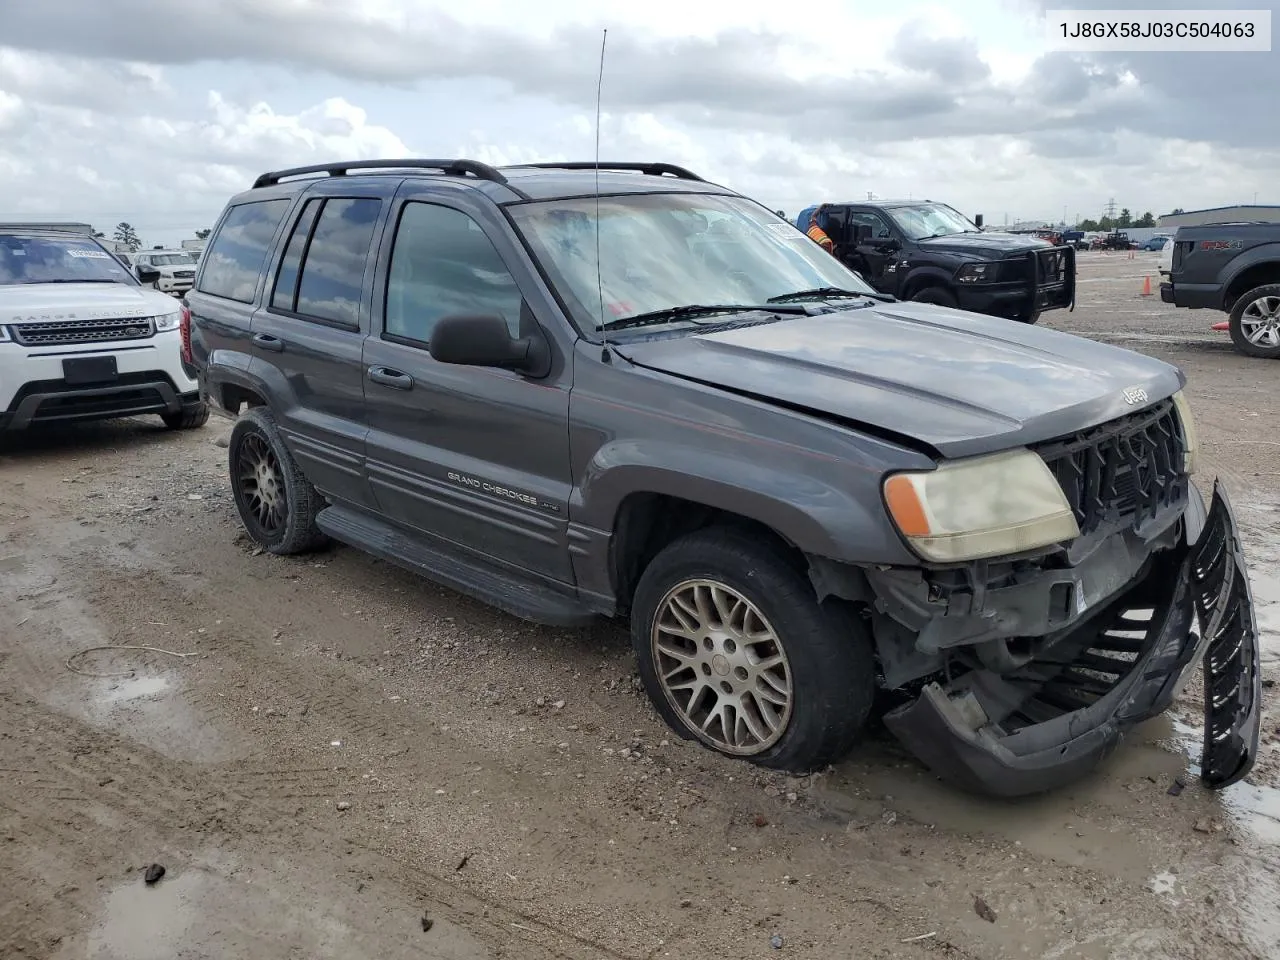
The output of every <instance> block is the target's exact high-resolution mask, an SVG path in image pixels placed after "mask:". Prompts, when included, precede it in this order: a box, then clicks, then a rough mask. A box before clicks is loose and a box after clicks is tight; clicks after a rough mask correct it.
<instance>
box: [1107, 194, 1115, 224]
mask: <svg viewBox="0 0 1280 960" xmlns="http://www.w3.org/2000/svg"><path fill="white" fill-rule="evenodd" d="M1105 209H1106V211H1107V219H1108V220H1114V219H1115V218H1116V198H1115V197H1112V198H1111V199H1110V200H1108V201H1107V205H1106V208H1105Z"/></svg>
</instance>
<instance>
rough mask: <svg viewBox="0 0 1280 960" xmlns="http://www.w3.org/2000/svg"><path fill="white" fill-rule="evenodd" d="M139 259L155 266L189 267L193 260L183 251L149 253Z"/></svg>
mask: <svg viewBox="0 0 1280 960" xmlns="http://www.w3.org/2000/svg"><path fill="white" fill-rule="evenodd" d="M141 259H142V260H143V262H144V263H150V264H152V265H153V266H157V267H183V266H186V267H189V266H191V264H192V263H194V262H195V261H193V260H192V259H191V258H190V257H188V256H187V255H186V254H183V253H149V254H147V255H146V257H143V258H141Z"/></svg>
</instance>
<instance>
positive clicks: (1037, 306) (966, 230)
mask: <svg viewBox="0 0 1280 960" xmlns="http://www.w3.org/2000/svg"><path fill="white" fill-rule="evenodd" d="M815 212H816V213H817V219H818V225H819V226H820V227H822V229H823V230H824V231H826V233H827V235H828V236H829V237H831V239H832V241H833V243H834V244H835V248H834V250H833V254H834V255H835V256H836V257H837V258H838V259H839V260H840V261H841V262H843V263H844V264H845V265H846V266H849V267H851V268H852V269H854V270H856V271H858V273H860V274H861V275H862V276H863V278H865V279H866V281H867V282H868V283H870V284H871V285H872V286H874V287H875V288H876V289H877V290H879V291H880V292H881V293H887V294H889V295H891V296H894V297H897V298H898V299H900V300H916V301H919V302H922V303H936V304H939V305H941V306H946V307H959V308H960V309H963V310H970V311H973V312H974V313H985V314H989V315H991V316H996V317H1006V318H1008V319H1010V320H1020V321H1022V322H1023V323H1035V322H1036V321H1037V320H1039V319H1040V314H1041V313H1042V312H1044V311H1045V310H1056V309H1059V308H1063V307H1068V308H1070V307H1074V306H1075V288H1076V264H1075V249H1074V248H1073V247H1071V246H1054V245H1052V244H1050V243H1046V242H1045V241H1044V240H1041V239H1039V238H1038V237H1034V236H1018V235H1016V234H1011V233H997V232H987V231H984V230H983V229H982V223H981V221H982V217H981V215H979V217H978V221H977V222H976V223H975V222H974V221H971V220H969V218H968V217H965V216H964V215H963V214H961V213H959V212H958V211H956V210H955V209H953V208H952V207H949V206H947V205H946V204H945V203H936V202H934V201H932V200H917V201H908V200H901V201H890V200H870V201H865V202H857V203H828V204H823V205H821V206H813V207H809V208H807V209H805V210H803V211H801V213H800V215H799V217H798V218H797V219H796V226H798V227H799V228H800V229H801V230H808V228H809V223H810V217H811V216H812V215H813V214H814V213H815Z"/></svg>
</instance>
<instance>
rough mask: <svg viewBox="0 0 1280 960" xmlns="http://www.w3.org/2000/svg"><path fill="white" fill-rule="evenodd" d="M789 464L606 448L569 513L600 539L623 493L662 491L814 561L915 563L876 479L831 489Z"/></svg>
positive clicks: (585, 475) (865, 477) (679, 450)
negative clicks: (737, 520)
mask: <svg viewBox="0 0 1280 960" xmlns="http://www.w3.org/2000/svg"><path fill="white" fill-rule="evenodd" d="M790 466H791V465H789V464H788V463H786V462H781V461H774V462H770V461H768V460H765V459H754V460H752V459H747V458H746V457H739V456H725V455H724V454H719V453H709V452H708V451H707V450H705V449H694V448H692V447H690V446H687V445H681V444H676V443H671V442H667V441H660V440H647V441H646V440H629V441H620V442H615V443H609V444H606V445H605V446H603V447H601V448H600V449H599V450H598V451H597V452H596V455H595V456H594V457H593V458H592V459H591V461H590V462H589V463H588V464H587V466H586V469H585V470H583V472H582V476H581V479H580V481H579V483H578V484H577V485H576V487H575V489H574V495H573V498H572V499H571V500H570V515H571V516H572V517H573V518H574V520H575V522H576V523H577V524H581V525H582V527H584V528H594V529H595V530H596V531H599V532H602V533H606V536H607V535H608V534H607V532H611V531H612V528H613V525H614V521H615V518H616V517H617V514H618V510H619V508H620V506H621V504H622V502H623V501H624V500H625V499H626V498H627V497H628V496H629V495H631V494H636V493H654V494H664V495H667V496H672V497H678V498H681V499H684V500H690V501H693V502H695V503H701V504H705V505H707V506H711V507H716V508H718V509H721V510H727V511H729V512H731V513H736V514H739V515H740V516H743V517H747V518H748V519H751V520H755V521H756V522H758V523H762V524H764V525H765V526H768V527H769V528H770V529H772V530H774V531H775V532H776V533H777V534H778V535H779V536H781V537H783V538H784V539H785V540H787V541H789V542H790V543H791V544H792V545H794V546H795V547H797V548H798V549H800V550H802V551H804V552H805V553H809V554H813V555H816V556H821V557H826V558H828V559H831V560H836V561H842V562H845V563H860V564H868V563H889V564H909V565H915V564H918V563H919V559H918V558H916V557H915V556H914V555H913V554H911V553H910V552H909V551H908V550H907V548H906V545H905V544H904V543H903V541H902V539H901V538H900V537H899V536H898V533H897V531H896V530H895V529H894V527H893V524H892V522H891V521H890V520H889V517H888V514H887V512H886V511H885V509H884V507H883V506H882V499H881V494H880V489H879V488H880V474H878V473H876V472H874V471H868V470H859V469H850V470H849V471H848V473H847V474H846V475H845V476H843V477H842V478H841V480H842V482H841V483H840V484H839V485H836V484H834V483H832V482H830V480H829V479H826V478H822V477H819V476H815V475H813V474H809V473H802V472H798V471H795V470H794V469H790V468H789V467H790ZM584 532H585V531H584Z"/></svg>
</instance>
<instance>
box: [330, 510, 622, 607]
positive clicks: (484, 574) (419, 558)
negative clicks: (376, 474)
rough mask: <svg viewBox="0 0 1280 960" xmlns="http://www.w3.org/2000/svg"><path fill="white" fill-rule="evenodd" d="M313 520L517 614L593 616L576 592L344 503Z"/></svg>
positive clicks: (338, 536)
mask: <svg viewBox="0 0 1280 960" xmlns="http://www.w3.org/2000/svg"><path fill="white" fill-rule="evenodd" d="M316 526H318V527H319V528H320V529H321V530H322V531H323V532H325V533H326V534H328V535H329V536H331V537H332V538H333V539H335V540H338V541H341V542H342V543H345V544H348V545H350V546H353V547H355V548H357V549H359V550H363V551H365V552H366V553H371V554H373V555H374V556H375V557H379V558H380V559H382V560H386V561H387V562H388V563H393V564H395V565H396V566H399V567H403V568H404V569H406V570H409V571H412V572H413V573H416V574H418V575H420V576H423V577H426V578H427V579H428V580H431V581H434V582H435V583H438V584H441V585H442V586H446V587H449V588H451V589H453V590H456V591H458V592H459V593H462V594H465V595H467V596H469V597H471V598H472V599H475V600H479V601H480V602H481V603H485V604H488V605H489V606H491V607H495V608H497V609H499V610H502V611H503V612H505V613H509V614H511V615H512V616H513V617H519V618H520V619H522V620H529V621H531V622H533V623H540V624H544V625H546V626H553V627H580V626H585V625H586V624H589V623H593V622H595V621H596V620H597V619H598V617H597V616H596V615H595V614H594V613H592V612H591V611H590V610H588V609H587V608H586V607H584V606H583V605H582V604H581V603H580V602H579V601H578V600H577V598H576V597H573V596H571V595H569V594H566V593H564V592H563V591H562V590H557V589H556V587H554V586H552V585H551V584H549V583H545V582H539V581H537V580H535V579H533V578H531V577H527V576H523V575H521V574H519V573H515V572H506V571H503V570H498V569H495V568H493V567H491V566H489V565H488V564H485V563H483V561H480V560H477V559H473V558H471V557H467V556H464V555H461V554H460V553H455V552H453V551H450V552H448V553H445V552H444V551H443V550H440V549H437V548H435V547H433V546H432V545H431V544H430V542H428V541H427V540H426V539H425V538H420V537H414V536H413V535H412V534H408V533H405V532H402V531H401V530H400V529H398V528H396V527H393V526H391V525H390V524H388V523H386V522H384V521H382V520H379V519H377V518H376V517H371V516H369V515H368V514H364V513H361V512H358V511H356V510H353V509H351V508H349V507H340V506H331V507H326V508H325V509H323V510H321V511H320V513H319V514H318V515H317V516H316Z"/></svg>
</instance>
